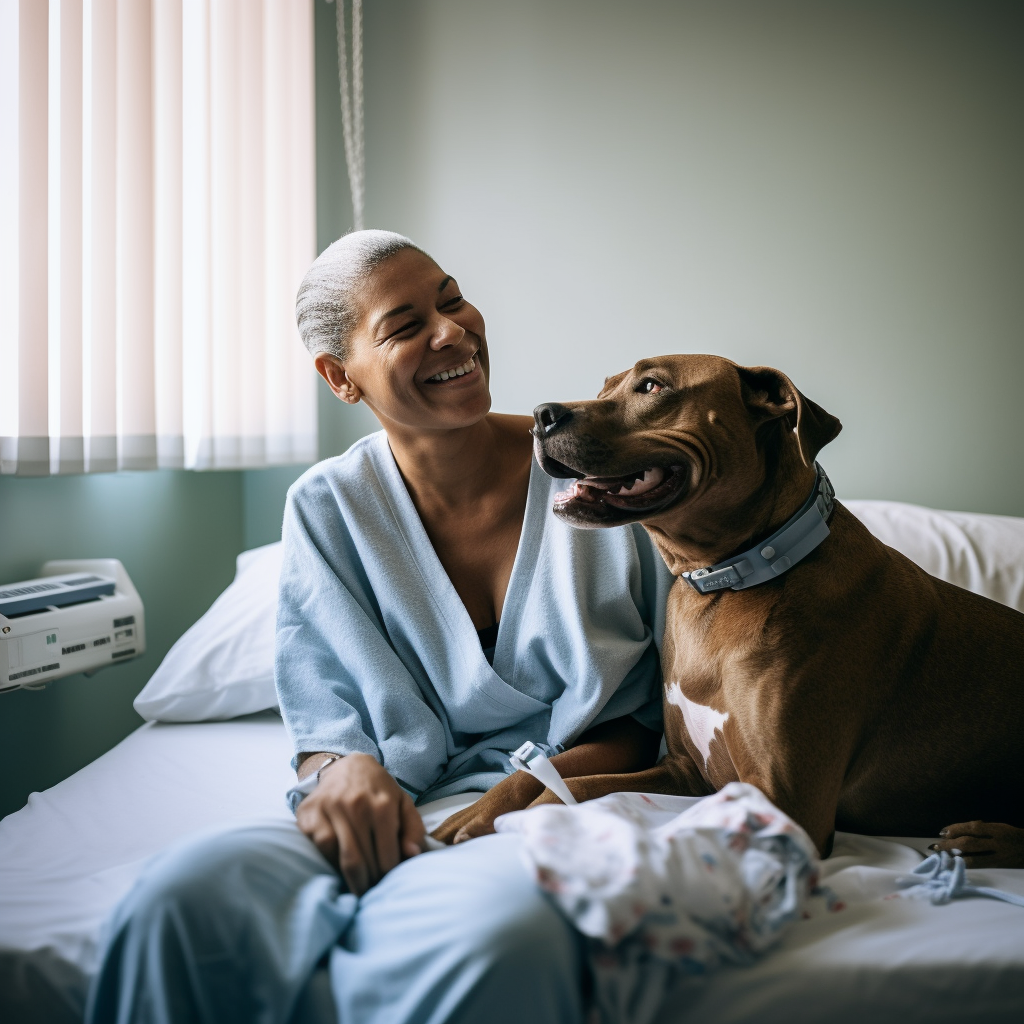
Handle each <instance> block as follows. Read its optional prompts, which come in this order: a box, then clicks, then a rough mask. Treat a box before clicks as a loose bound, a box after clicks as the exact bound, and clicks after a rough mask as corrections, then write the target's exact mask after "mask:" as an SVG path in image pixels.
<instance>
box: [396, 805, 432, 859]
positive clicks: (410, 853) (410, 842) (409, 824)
mask: <svg viewBox="0 0 1024 1024" xmlns="http://www.w3.org/2000/svg"><path fill="white" fill-rule="evenodd" d="M401 792H402V795H401V797H400V799H399V803H398V830H399V837H400V840H401V844H402V847H401V849H402V857H403V859H405V858H406V857H415V856H416V854H418V853H421V852H422V850H423V838H424V836H426V834H427V830H426V829H425V828H424V827H423V819H422V818H421V817H420V812H419V811H417V810H416V805H415V804H414V803H413V802H412V797H411V796H409V794H408V793H406V792H405V790H404V789H403V790H402V791H401Z"/></svg>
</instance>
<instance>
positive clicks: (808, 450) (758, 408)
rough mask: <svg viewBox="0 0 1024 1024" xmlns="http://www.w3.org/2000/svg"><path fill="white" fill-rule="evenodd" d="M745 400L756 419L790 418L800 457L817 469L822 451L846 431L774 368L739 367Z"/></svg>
mask: <svg viewBox="0 0 1024 1024" xmlns="http://www.w3.org/2000/svg"><path fill="white" fill-rule="evenodd" d="M736 369H737V370H738V372H739V375H740V387H741V389H742V391H743V401H744V402H745V403H746V406H747V408H748V409H750V411H751V412H752V413H754V415H755V416H758V417H760V418H761V419H762V420H764V421H768V420H775V419H781V418H782V417H786V419H787V422H788V423H789V428H790V430H792V431H793V433H794V434H795V435H796V442H797V446H798V447H799V449H800V458H801V459H803V461H804V465H805V466H813V465H814V459H815V457H816V456H817V454H818V452H820V451H821V449H822V448H824V447H825V445H827V444H828V443H829V441H833V440H835V438H836V437H837V436H838V435H839V431H840V430H842V429H843V425H842V423H840V422H839V420H837V419H836V418H835V416H833V415H832V414H831V413H827V412H825V410H824V409H822V407H821V406H820V405H818V404H817V403H815V402H812V401H811V400H810V399H809V398H805V397H804V396H803V395H802V394H800V392H799V391H797V389H796V388H795V387H794V386H793V382H792V381H791V380H790V379H789V378H788V377H787V376H786V375H785V374H784V373H780V372H779V371H778V370H773V369H772V368H771V367H770V366H738V367H736Z"/></svg>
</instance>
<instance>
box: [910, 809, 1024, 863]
mask: <svg viewBox="0 0 1024 1024" xmlns="http://www.w3.org/2000/svg"><path fill="white" fill-rule="evenodd" d="M939 835H940V836H941V837H942V838H941V839H939V841H938V842H936V843H932V845H931V846H930V847H929V849H930V850H935V851H936V852H937V853H938V852H942V851H945V852H946V853H949V854H952V855H953V856H960V857H963V859H964V864H965V865H966V866H967V867H969V868H1024V828H1014V826H1013V825H1003V824H1000V823H998V822H992V821H965V822H960V823H959V824H957V825H947V826H946V827H945V828H944V829H943V830H942V831H941V832H940V833H939Z"/></svg>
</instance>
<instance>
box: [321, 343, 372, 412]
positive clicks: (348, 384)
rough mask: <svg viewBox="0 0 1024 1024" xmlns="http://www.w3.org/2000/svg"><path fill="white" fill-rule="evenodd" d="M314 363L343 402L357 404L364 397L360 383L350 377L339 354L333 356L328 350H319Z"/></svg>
mask: <svg viewBox="0 0 1024 1024" xmlns="http://www.w3.org/2000/svg"><path fill="white" fill-rule="evenodd" d="M313 365H314V366H315V367H316V372H317V373H319V374H320V376H321V377H323V379H324V380H325V381H327V386H328V387H329V388H330V389H331V390H332V391H333V392H334V393H335V394H336V395H337V396H338V398H340V399H341V400H342V401H343V402H347V403H348V404H349V405H355V404H356V403H357V402H358V401H359V399H360V398H362V395H363V393H362V391H360V389H359V385H358V384H356V383H355V382H354V381H352V380H351V379H350V378H349V375H348V373H347V371H346V370H345V364H344V363H342V361H341V360H340V359H339V358H338V357H337V356H332V355H330V354H329V353H328V352H318V353H317V355H316V357H315V358H314V360H313Z"/></svg>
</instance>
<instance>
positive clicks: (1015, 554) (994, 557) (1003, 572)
mask: <svg viewBox="0 0 1024 1024" xmlns="http://www.w3.org/2000/svg"><path fill="white" fill-rule="evenodd" d="M843 504H844V505H845V506H846V507H847V508H848V509H849V510H850V511H851V512H852V513H853V514H854V515H855V516H856V517H857V518H858V519H859V520H860V521H861V522H862V523H863V524H864V525H865V526H866V527H867V528H868V529H869V530H870V531H871V532H872V533H873V534H874V535H875V536H876V537H877V538H878V539H879V540H880V541H882V543H883V544H888V545H889V547H892V548H895V549H896V550H897V551H900V552H902V553H903V554H904V555H906V556H907V557H908V558H909V559H911V560H912V561H914V562H916V563H917V564H918V565H919V566H921V568H922V569H924V570H925V572H929V573H931V574H932V575H933V576H938V577H939V579H943V580H947V581H948V582H950V583H955V584H956V585H957V586H958V587H963V588H964V589H965V590H972V591H974V593H975V594H982V595H983V596H984V597H989V598H991V599H992V600H993V601H999V602H1000V604H1005V605H1009V606H1010V607H1011V608H1016V609H1017V611H1019V612H1024V519H1016V518H1014V517H1012V516H991V515H982V514H981V513H977V512H938V511H936V510H935V509H931V508H922V507H921V506H920V505H906V504H904V503H903V502H901V501H843Z"/></svg>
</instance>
